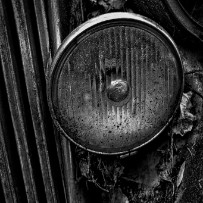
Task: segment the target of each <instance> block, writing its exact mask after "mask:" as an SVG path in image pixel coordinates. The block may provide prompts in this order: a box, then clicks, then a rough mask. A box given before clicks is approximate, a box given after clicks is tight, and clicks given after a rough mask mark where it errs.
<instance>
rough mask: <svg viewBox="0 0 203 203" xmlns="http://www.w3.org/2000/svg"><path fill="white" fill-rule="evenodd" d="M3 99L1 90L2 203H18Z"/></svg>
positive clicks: (0, 152) (0, 156)
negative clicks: (8, 149)
mask: <svg viewBox="0 0 203 203" xmlns="http://www.w3.org/2000/svg"><path fill="white" fill-rule="evenodd" d="M2 98H3V94H2V92H1V90H0V165H1V168H0V178H1V186H2V188H1V189H2V191H3V192H2V194H0V201H1V202H4V201H5V202H6V203H10V202H17V197H16V191H15V186H14V180H13V177H12V175H11V166H10V164H9V160H8V153H7V148H6V141H5V136H8V135H9V134H8V132H7V128H6V123H5V115H4V113H3V109H4V107H3V105H2Z"/></svg>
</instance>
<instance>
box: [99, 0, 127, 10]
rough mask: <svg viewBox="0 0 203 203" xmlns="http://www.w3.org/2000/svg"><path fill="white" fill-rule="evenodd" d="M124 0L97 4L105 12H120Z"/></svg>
mask: <svg viewBox="0 0 203 203" xmlns="http://www.w3.org/2000/svg"><path fill="white" fill-rule="evenodd" d="M125 2H126V0H98V4H99V5H100V6H103V7H104V9H105V11H107V12H108V11H109V10H120V9H122V8H123V7H124V4H125Z"/></svg>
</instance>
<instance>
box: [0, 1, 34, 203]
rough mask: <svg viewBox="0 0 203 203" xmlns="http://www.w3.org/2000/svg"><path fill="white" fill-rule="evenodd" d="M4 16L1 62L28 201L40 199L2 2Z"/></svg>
mask: <svg viewBox="0 0 203 203" xmlns="http://www.w3.org/2000/svg"><path fill="white" fill-rule="evenodd" d="M0 13H1V14H2V15H3V16H2V18H1V20H2V21H3V22H1V24H0V25H4V26H2V28H1V29H0V30H1V49H0V51H1V62H2V69H3V74H4V79H5V84H6V90H7V94H8V102H9V107H10V111H11V117H12V121H13V127H14V133H15V138H16V143H17V145H18V146H17V149H18V153H19V157H20V162H21V169H22V173H23V179H24V184H25V190H26V194H27V199H28V201H30V202H31V201H35V202H37V201H38V197H37V193H36V185H35V181H34V179H33V170H32V166H31V162H30V156H29V149H28V145H27V136H26V133H27V131H26V128H25V120H24V119H25V118H24V116H23V112H22V110H23V109H22V105H23V104H22V101H21V95H20V86H19V83H18V81H17V78H16V75H15V72H16V68H17V65H16V63H15V61H14V59H13V54H14V53H12V49H11V48H10V43H9V37H8V28H7V27H6V24H7V23H8V21H7V22H6V21H5V15H4V8H3V7H2V2H1V12H0Z"/></svg>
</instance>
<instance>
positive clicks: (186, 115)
mask: <svg viewBox="0 0 203 203" xmlns="http://www.w3.org/2000/svg"><path fill="white" fill-rule="evenodd" d="M192 95H193V93H192V92H191V91H189V92H188V93H183V96H182V101H181V103H180V117H179V118H178V120H177V123H176V125H175V126H173V129H172V132H173V133H174V134H179V135H181V136H184V135H185V134H186V133H188V132H191V131H192V129H193V123H194V121H195V120H196V116H195V115H193V114H192V113H191V112H190V111H191V108H192V103H191V98H192Z"/></svg>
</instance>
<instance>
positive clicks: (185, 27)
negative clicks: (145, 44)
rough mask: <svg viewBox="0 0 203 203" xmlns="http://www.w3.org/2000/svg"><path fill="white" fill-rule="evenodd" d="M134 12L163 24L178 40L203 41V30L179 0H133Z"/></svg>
mask: <svg viewBox="0 0 203 203" xmlns="http://www.w3.org/2000/svg"><path fill="white" fill-rule="evenodd" d="M129 4H130V8H131V9H133V10H134V12H136V13H139V14H142V15H145V16H147V17H149V18H151V19H153V20H155V21H156V22H157V23H159V24H160V25H162V26H163V27H164V28H165V29H166V30H167V31H168V32H169V33H170V34H171V35H172V36H173V37H175V39H176V40H179V41H180V42H184V43H185V42H187V43H189V44H191V45H193V44H197V43H198V42H200V41H203V30H202V28H201V27H200V26H198V25H196V24H195V23H194V22H193V21H192V20H191V19H190V17H189V16H187V15H186V13H185V12H184V10H183V9H182V7H181V5H180V3H179V1H177V0H163V1H162V0H133V1H130V2H129Z"/></svg>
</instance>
